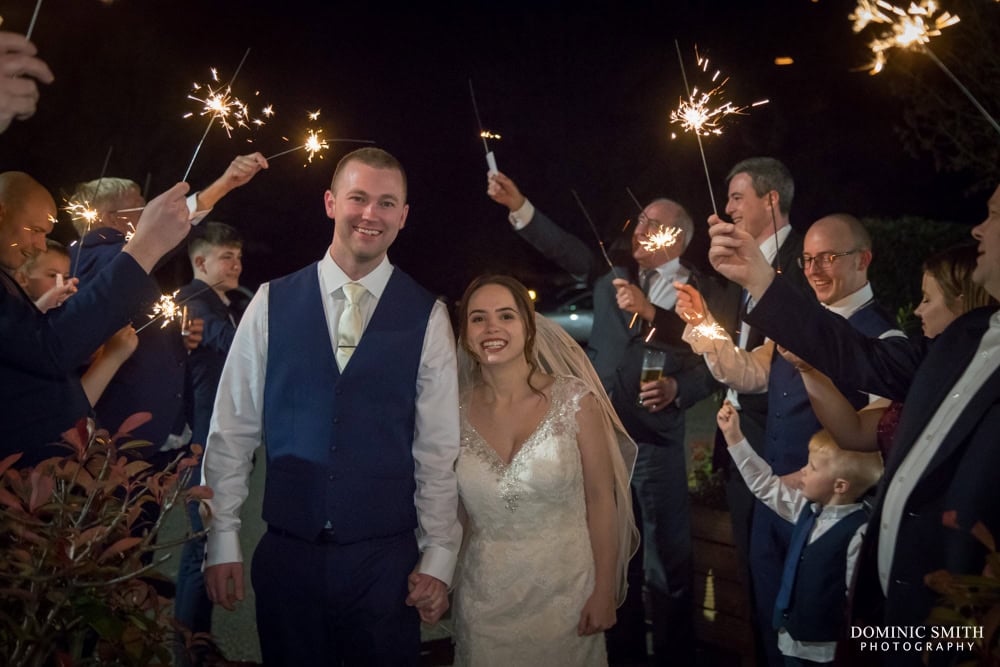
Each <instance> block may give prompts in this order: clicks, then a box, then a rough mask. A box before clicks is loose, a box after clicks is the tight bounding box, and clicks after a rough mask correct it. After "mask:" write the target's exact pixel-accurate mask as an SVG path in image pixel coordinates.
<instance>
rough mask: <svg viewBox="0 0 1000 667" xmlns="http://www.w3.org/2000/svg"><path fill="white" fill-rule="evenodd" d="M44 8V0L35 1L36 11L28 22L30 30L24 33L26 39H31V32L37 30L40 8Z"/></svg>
mask: <svg viewBox="0 0 1000 667" xmlns="http://www.w3.org/2000/svg"><path fill="white" fill-rule="evenodd" d="M41 8H42V0H38V2H36V3H35V12H34V13H33V14H32V15H31V21H30V22H29V23H28V32H26V33H24V38H25V39H31V33H33V32H34V31H35V21H37V20H38V10H40V9H41Z"/></svg>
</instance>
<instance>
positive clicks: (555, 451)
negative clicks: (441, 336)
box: [455, 276, 637, 667]
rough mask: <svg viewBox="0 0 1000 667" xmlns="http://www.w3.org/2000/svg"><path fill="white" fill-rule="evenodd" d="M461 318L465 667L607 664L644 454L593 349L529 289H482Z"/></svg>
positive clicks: (468, 298) (479, 285)
mask: <svg viewBox="0 0 1000 667" xmlns="http://www.w3.org/2000/svg"><path fill="white" fill-rule="evenodd" d="M459 318H460V319H459V369H460V371H459V386H460V391H461V396H462V398H461V420H462V446H461V449H460V453H459V457H458V462H457V464H456V471H457V475H458V485H459V493H460V497H461V500H462V510H463V515H464V516H465V523H466V535H467V541H466V544H465V545H464V548H463V552H462V556H461V557H460V561H459V575H458V579H457V584H456V594H455V641H456V647H455V664H456V665H472V666H474V667H480V666H483V665H504V666H507V665H529V664H530V665H549V666H553V667H554V666H556V665H574V666H577V665H606V664H607V654H606V650H605V646H604V635H603V631H604V630H606V629H608V628H610V627H611V626H612V625H614V623H615V609H616V607H617V606H618V604H620V602H621V601H622V600H623V599H624V593H625V571H626V568H627V565H628V559H629V558H630V557H631V555H632V553H634V551H635V547H636V542H637V532H636V529H635V524H634V520H633V517H632V507H631V496H630V493H629V487H628V483H629V482H628V475H629V472H630V470H631V466H632V463H633V462H634V460H635V444H634V443H633V442H632V441H631V440H630V439H628V436H627V435H625V432H624V429H623V428H622V426H621V422H620V421H619V420H618V417H617V416H616V415H615V414H614V411H613V409H612V408H611V406H610V403H609V401H608V398H607V396H606V395H605V393H604V390H603V388H601V385H600V383H599V381H598V379H597V375H596V373H595V372H594V370H593V368H592V367H591V366H590V362H589V361H588V360H587V358H586V356H585V355H584V353H583V351H582V350H581V349H580V347H579V346H578V345H577V344H576V343H575V342H574V341H573V340H572V339H570V338H569V336H567V335H566V334H565V333H564V332H563V331H562V330H561V329H560V328H559V327H558V326H556V325H554V324H552V323H551V322H548V321H547V320H545V318H543V317H540V316H537V317H536V316H535V314H534V309H533V306H532V304H531V300H530V298H529V297H528V292H527V290H526V289H525V288H524V286H523V285H522V284H521V283H519V282H518V281H517V280H515V279H513V278H510V277H508V276H487V277H480V278H477V279H476V280H474V281H473V282H472V284H471V285H469V287H468V289H466V292H465V296H464V297H463V299H462V305H461V307H460V312H459ZM626 461H627V462H626Z"/></svg>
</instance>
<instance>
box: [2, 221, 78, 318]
mask: <svg viewBox="0 0 1000 667" xmlns="http://www.w3.org/2000/svg"><path fill="white" fill-rule="evenodd" d="M14 279H15V280H17V283H18V284H19V285H20V286H21V288H22V289H23V290H24V293H25V294H27V295H28V296H29V297H30V298H31V300H32V301H34V302H35V305H36V306H38V310H40V311H42V312H43V313H44V312H45V311H47V310H48V309H49V308H55V307H56V306H61V305H62V303H63V301H65V300H66V299H68V298H69V297H71V296H72V295H73V294H74V293H76V289H77V287H76V286H77V284H78V281H77V279H75V278H70V277H69V251H68V250H66V246H64V245H63V244H62V243H59V241H55V240H53V239H50V238H46V239H45V252H40V253H38V254H36V255H33V256H32V257H29V258H28V261H26V262H25V263H24V264H22V265H21V266H20V267H19V268H18V269H17V271H16V272H14Z"/></svg>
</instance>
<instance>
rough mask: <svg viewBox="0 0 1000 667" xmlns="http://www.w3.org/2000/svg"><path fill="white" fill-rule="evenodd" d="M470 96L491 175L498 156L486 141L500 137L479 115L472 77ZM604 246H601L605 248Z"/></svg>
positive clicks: (496, 170)
mask: <svg viewBox="0 0 1000 667" xmlns="http://www.w3.org/2000/svg"><path fill="white" fill-rule="evenodd" d="M469 96H470V97H471V98H472V110H473V111H474V112H475V113H476V125H478V126H479V138H480V139H482V140H483V150H485V151H486V166H487V167H489V173H490V175H491V176H492V175H494V174H496V173H498V172H499V169H497V158H496V156H495V155H493V151H491V150H490V145H489V144H488V143H486V140H487V139H499V138H500V135H499V134H492V133H491V132H487V131H486V130H484V129H483V121H482V119H481V118H480V117H479V105H477V104H476V90H475V89H474V88H473V87H472V79H469ZM603 247H604V246H601V248H602V249H603Z"/></svg>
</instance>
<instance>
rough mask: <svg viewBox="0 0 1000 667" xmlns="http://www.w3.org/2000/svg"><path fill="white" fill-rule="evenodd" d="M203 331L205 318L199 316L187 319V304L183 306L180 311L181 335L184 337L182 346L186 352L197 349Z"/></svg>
mask: <svg viewBox="0 0 1000 667" xmlns="http://www.w3.org/2000/svg"><path fill="white" fill-rule="evenodd" d="M204 333H205V320H203V319H202V318H200V317H196V318H194V319H191V320H189V319H188V316H187V306H184V307H183V312H182V313H181V336H183V337H184V348H185V349H186V350H187V351H188V352H193V351H195V350H196V349H198V346H199V345H201V341H202V340H203V338H202V337H203V335H204Z"/></svg>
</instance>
